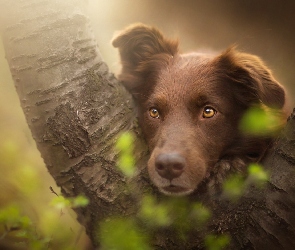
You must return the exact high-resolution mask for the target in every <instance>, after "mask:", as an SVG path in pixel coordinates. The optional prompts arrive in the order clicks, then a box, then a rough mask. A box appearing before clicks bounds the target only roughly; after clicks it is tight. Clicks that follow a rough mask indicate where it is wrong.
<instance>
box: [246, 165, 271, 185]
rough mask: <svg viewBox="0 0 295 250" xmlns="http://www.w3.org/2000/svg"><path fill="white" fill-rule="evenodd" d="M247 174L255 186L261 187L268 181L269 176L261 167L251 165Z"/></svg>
mask: <svg viewBox="0 0 295 250" xmlns="http://www.w3.org/2000/svg"><path fill="white" fill-rule="evenodd" d="M248 173H249V177H250V178H251V180H252V181H253V182H254V184H256V185H257V186H259V187H261V186H263V185H264V184H265V183H266V182H267V181H268V180H269V174H268V172H267V171H265V170H264V168H263V166H261V165H259V164H257V163H252V164H250V165H249V167H248Z"/></svg>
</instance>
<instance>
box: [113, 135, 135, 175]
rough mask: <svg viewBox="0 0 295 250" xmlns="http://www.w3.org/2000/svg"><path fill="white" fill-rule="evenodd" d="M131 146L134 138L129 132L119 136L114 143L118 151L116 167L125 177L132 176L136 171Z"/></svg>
mask: <svg viewBox="0 0 295 250" xmlns="http://www.w3.org/2000/svg"><path fill="white" fill-rule="evenodd" d="M133 144H134V136H133V135H132V134H131V133H129V132H125V133H123V134H121V136H120V137H119V138H118V140H117V143H116V149H117V150H118V151H119V157H118V161H117V166H118V168H119V169H120V170H121V172H122V173H123V174H124V175H125V176H127V177H131V176H133V175H134V173H135V170H136V169H135V159H134V156H133V149H134V146H133Z"/></svg>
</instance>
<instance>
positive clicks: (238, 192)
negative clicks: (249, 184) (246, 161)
mask: <svg viewBox="0 0 295 250" xmlns="http://www.w3.org/2000/svg"><path fill="white" fill-rule="evenodd" d="M244 190H245V180H244V178H243V177H242V176H241V175H232V176H230V177H229V178H228V179H227V180H225V182H224V183H223V193H224V195H225V196H226V197H228V198H229V199H232V200H233V201H235V200H237V199H238V198H240V197H241V196H242V195H243V193H244Z"/></svg>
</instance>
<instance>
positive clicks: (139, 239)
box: [99, 218, 151, 250]
mask: <svg viewBox="0 0 295 250" xmlns="http://www.w3.org/2000/svg"><path fill="white" fill-rule="evenodd" d="M99 235H100V240H99V242H100V243H101V249H103V250H138V249H141V250H150V249H151V248H150V247H149V245H148V238H147V236H146V234H144V233H143V232H141V231H140V229H139V227H138V226H137V224H136V223H135V222H134V221H133V220H132V219H128V218H110V219H108V220H107V221H105V222H103V223H101V224H100V233H99Z"/></svg>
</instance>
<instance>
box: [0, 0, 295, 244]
mask: <svg viewBox="0 0 295 250" xmlns="http://www.w3.org/2000/svg"><path fill="white" fill-rule="evenodd" d="M86 2H87V1H85V4H87V6H88V7H87V9H88V15H89V18H90V21H91V25H92V29H93V32H94V35H95V37H96V39H97V42H98V45H99V47H100V50H101V54H102V55H103V58H104V59H105V61H106V62H107V64H108V65H109V67H110V70H111V71H112V72H114V73H118V71H119V69H120V65H119V63H118V62H119V57H118V51H117V50H116V49H114V48H113V47H112V45H111V39H112V37H113V34H114V32H115V31H118V30H121V29H123V28H124V27H126V26H127V25H129V24H131V23H135V22H142V23H145V24H149V25H154V26H157V27H158V28H159V29H161V30H162V31H163V32H164V34H165V35H167V36H169V37H171V38H179V40H180V49H181V51H182V52H190V51H217V52H218V51H223V50H225V49H226V48H227V47H228V46H230V45H232V44H236V45H238V48H239V49H240V50H242V51H245V52H248V53H253V54H256V55H258V56H260V57H261V58H262V59H263V60H264V61H265V62H266V64H267V65H268V66H269V67H270V68H271V69H272V71H273V73H274V75H275V77H276V78H277V80H278V81H279V82H281V83H282V84H283V85H284V86H285V87H286V89H287V92H288V95H289V97H290V103H291V106H292V107H294V106H295V15H294V12H295V1H293V0H285V1H275V0H223V1H213V0H202V1H200V0H184V1H180V0H108V1H106V0H88V3H86ZM49 186H53V187H54V189H55V191H56V192H57V193H59V189H58V188H57V187H55V183H54V180H53V179H52V178H51V177H50V175H49V174H48V173H47V170H46V168H45V166H44V164H43V161H42V159H41V157H40V154H39V152H38V151H37V149H36V146H35V143H34V141H33V139H32V138H31V134H30V131H29V129H28V127H27V125H26V122H25V118H24V115H23V113H22V110H21V108H20V105H19V100H18V97H17V95H16V92H15V90H14V86H13V82H12V79H11V76H10V72H9V68H8V65H7V62H6V60H5V52H4V49H3V45H2V43H0V209H2V208H5V207H7V206H11V205H15V204H16V205H17V206H20V207H21V211H20V212H21V213H24V214H26V215H28V216H30V218H31V219H32V221H33V222H34V223H37V224H38V227H40V228H42V230H43V231H44V232H45V234H46V233H47V234H49V235H52V238H53V240H55V241H58V240H59V236H58V234H57V233H56V232H57V231H58V232H60V231H61V230H60V229H61V228H63V231H65V232H66V236H62V237H61V238H62V239H60V240H61V241H66V240H67V242H66V243H65V244H69V242H78V241H81V240H80V238H79V237H80V231H81V227H80V226H79V225H78V224H77V223H76V222H75V215H74V214H72V213H71V212H70V211H67V212H66V213H65V214H63V215H61V214H60V211H57V210H53V208H52V207H51V206H50V205H49V204H50V201H51V200H52V199H53V198H54V196H55V195H54V194H52V193H51V191H50V190H49ZM0 215H1V214H0ZM53 218H55V223H56V225H54V228H58V229H59V230H56V229H55V230H52V229H48V228H46V226H44V225H46V224H48V223H49V222H51V223H53V221H54V220H53ZM0 219H1V218H0ZM0 226H1V225H0ZM46 230H47V231H48V230H49V231H50V230H51V231H52V232H51V231H50V232H47V231H46ZM2 232H3V231H2ZM0 238H1V229H0ZM82 238H83V236H82ZM75 244H76V246H78V249H83V248H82V245H83V244H85V243H84V241H83V240H82V243H75ZM77 244H78V245H77ZM79 244H81V245H79ZM83 246H84V245H83ZM57 249H58V248H57ZM64 249H65V248H64ZM69 249H71V248H69Z"/></svg>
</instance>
